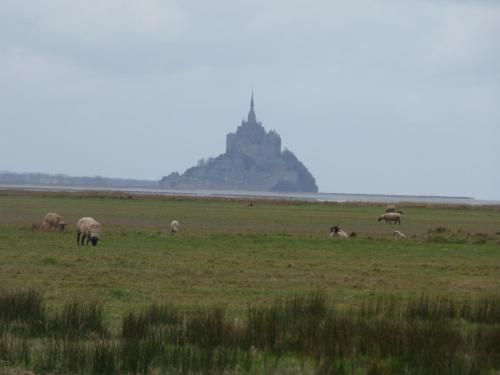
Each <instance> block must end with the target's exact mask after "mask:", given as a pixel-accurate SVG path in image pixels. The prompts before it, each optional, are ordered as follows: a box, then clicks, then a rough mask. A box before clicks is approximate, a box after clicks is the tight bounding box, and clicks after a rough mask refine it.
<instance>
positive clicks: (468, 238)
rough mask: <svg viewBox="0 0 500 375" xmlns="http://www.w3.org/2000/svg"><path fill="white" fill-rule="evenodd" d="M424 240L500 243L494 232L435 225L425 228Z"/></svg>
mask: <svg viewBox="0 0 500 375" xmlns="http://www.w3.org/2000/svg"><path fill="white" fill-rule="evenodd" d="M423 240H424V241H425V242H434V243H456V244H466V243H470V244H485V243H493V244H500V240H499V239H498V236H497V235H496V234H492V233H482V232H472V233H471V232H468V231H464V230H463V229H455V230H454V229H451V228H447V227H443V226H437V227H435V228H430V229H428V230H427V234H426V235H425V236H424V237H423Z"/></svg>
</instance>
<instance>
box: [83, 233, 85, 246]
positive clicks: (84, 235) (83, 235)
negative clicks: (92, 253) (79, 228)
mask: <svg viewBox="0 0 500 375" xmlns="http://www.w3.org/2000/svg"><path fill="white" fill-rule="evenodd" d="M83 241H85V234H84V235H83V236H82V246H83Z"/></svg>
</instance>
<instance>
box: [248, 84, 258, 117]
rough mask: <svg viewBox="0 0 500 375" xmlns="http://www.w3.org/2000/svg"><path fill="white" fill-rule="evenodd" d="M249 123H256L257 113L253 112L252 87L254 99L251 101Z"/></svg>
mask: <svg viewBox="0 0 500 375" xmlns="http://www.w3.org/2000/svg"><path fill="white" fill-rule="evenodd" d="M248 122H250V123H256V122H257V119H256V118H255V111H254V110H253V87H252V98H251V99H250V112H248Z"/></svg>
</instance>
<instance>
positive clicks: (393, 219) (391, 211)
mask: <svg viewBox="0 0 500 375" xmlns="http://www.w3.org/2000/svg"><path fill="white" fill-rule="evenodd" d="M402 214H403V211H401V210H396V206H394V205H389V206H387V207H386V208H385V213H384V214H382V215H380V216H379V218H378V221H379V222H381V221H382V220H383V221H385V223H386V224H401V215H402ZM330 236H331V237H343V238H347V237H356V236H357V233H356V232H351V233H350V234H347V232H345V231H344V230H342V229H340V228H339V227H338V226H337V225H335V226H334V227H331V228H330ZM392 236H393V237H394V238H396V239H400V238H406V234H404V233H403V232H401V231H399V230H395V231H394V232H393V233H392Z"/></svg>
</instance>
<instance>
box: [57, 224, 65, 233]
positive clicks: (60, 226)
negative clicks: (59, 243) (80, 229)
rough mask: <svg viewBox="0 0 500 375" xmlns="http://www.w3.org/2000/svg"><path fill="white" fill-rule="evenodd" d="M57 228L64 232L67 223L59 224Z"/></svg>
mask: <svg viewBox="0 0 500 375" xmlns="http://www.w3.org/2000/svg"><path fill="white" fill-rule="evenodd" d="M57 227H58V228H59V230H60V231H61V232H64V229H65V228H66V223H59V224H58V225H57Z"/></svg>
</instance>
